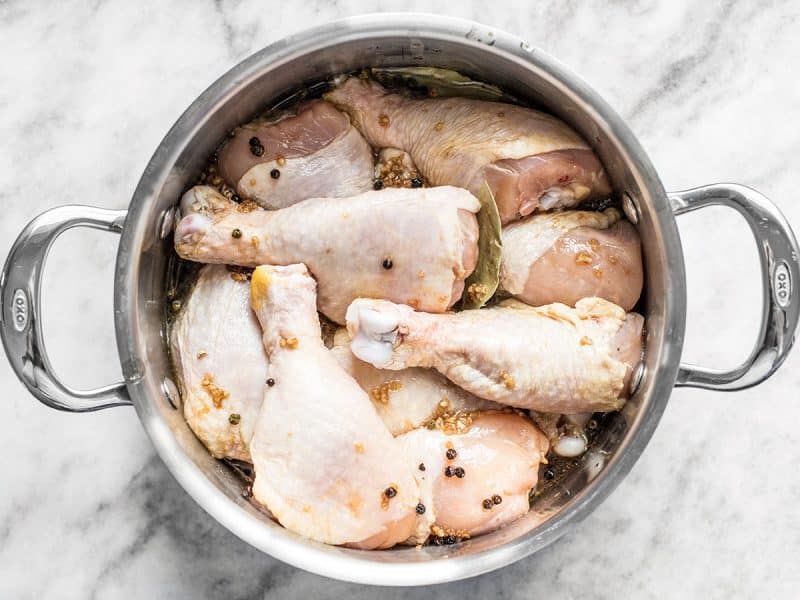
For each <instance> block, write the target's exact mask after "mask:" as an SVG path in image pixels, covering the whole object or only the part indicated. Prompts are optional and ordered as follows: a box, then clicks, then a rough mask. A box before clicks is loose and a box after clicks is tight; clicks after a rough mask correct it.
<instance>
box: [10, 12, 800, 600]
mask: <svg viewBox="0 0 800 600" xmlns="http://www.w3.org/2000/svg"><path fill="white" fill-rule="evenodd" d="M388 10H417V11H428V12H436V13H443V14H451V15H454V16H461V17H467V18H473V19H476V20H479V21H483V22H486V23H488V24H490V25H492V26H494V27H498V28H500V29H505V30H507V31H510V32H512V33H515V34H518V35H520V36H522V37H524V38H525V39H527V40H529V41H530V42H531V43H532V44H533V45H536V46H540V47H542V48H543V49H544V50H545V51H548V52H550V53H552V54H554V55H555V56H557V57H558V58H560V59H561V60H562V61H563V62H565V63H566V64H568V65H570V66H572V67H573V68H574V69H575V70H576V71H578V72H579V73H580V74H582V75H583V76H584V77H585V78H586V79H587V81H589V83H590V84H591V85H592V86H594V87H595V88H596V89H597V90H598V91H599V92H601V93H602V94H603V95H604V96H605V97H606V98H607V100H608V101H609V102H610V103H611V104H612V106H614V107H615V108H616V109H617V110H618V111H619V112H620V114H622V115H623V116H624V117H625V118H626V119H628V120H629V122H630V125H631V127H632V128H633V130H634V131H635V133H636V134H637V135H638V136H639V137H640V140H641V142H642V144H643V145H644V147H645V148H646V149H647V151H648V153H649V154H650V157H651V159H652V161H653V163H654V164H655V165H656V167H657V168H658V170H659V173H660V174H661V177H662V179H663V181H664V184H665V186H666V187H667V188H668V189H680V188H685V187H690V186H694V185H700V184H703V183H709V182H714V181H721V180H729V181H738V182H741V183H745V184H748V185H752V186H754V187H757V188H759V189H760V190H761V191H763V192H764V193H765V194H767V195H768V196H770V197H771V198H773V199H774V200H775V201H776V202H777V203H778V204H779V206H780V207H781V209H782V210H783V211H784V212H785V213H786V215H787V217H788V218H789V221H790V222H792V223H793V224H794V225H795V227H796V228H800V203H798V202H797V188H798V186H797V182H796V179H797V177H798V176H800V126H798V123H800V78H798V76H797V73H798V66H800V36H798V35H797V33H798V25H799V24H800V4H798V3H797V2H794V1H791V0H786V1H766V0H760V1H757V2H750V1H745V0H740V1H726V2H717V1H711V2H690V1H689V0H676V1H669V2H667V1H655V0H638V1H629V2H623V1H615V2H601V1H599V0H593V1H590V2H572V1H566V2H565V1H563V0H560V1H559V0H544V1H538V2H525V1H522V0H520V1H516V2H498V3H492V4H490V5H487V3H485V2H478V1H471V0H470V1H465V2H459V3H455V2H444V1H441V0H426V1H424V2H423V1H422V0H407V1H405V0H404V1H398V0H392V1H391V2H390V1H388V0H364V1H352V2H346V1H341V2H325V1H323V0H309V1H307V2H302V3H301V2H263V1H259V0H241V1H236V2H227V1H224V0H218V1H217V0H215V1H211V0H206V1H190V0H181V1H177V2H171V3H157V2H141V3H130V2H124V1H122V0H98V1H97V2H93V3H85V2H80V1H78V0H70V1H65V2H60V3H45V2H27V1H24V0H0V43H1V44H2V51H3V57H2V61H0V206H2V207H3V209H4V210H5V211H6V212H5V214H4V216H3V218H2V219H0V255H4V254H5V253H6V252H7V250H8V248H9V247H10V245H11V243H12V241H13V239H14V237H15V236H16V234H17V233H18V232H19V231H20V229H21V228H22V227H23V226H24V224H25V223H26V222H27V221H28V220H30V219H31V218H32V217H33V216H34V215H36V214H37V213H39V212H41V211H43V210H45V209H47V208H49V207H52V206H56V205H59V204H65V203H71V202H77V203H88V204H96V205H101V206H106V207H112V208H122V207H124V206H125V205H126V204H127V203H128V201H129V198H130V196H131V193H132V191H133V189H134V187H135V185H136V182H137V180H138V178H139V176H140V174H141V172H142V170H143V168H144V166H145V165H146V164H147V161H148V160H149V158H150V155H151V153H152V152H153V150H154V149H155V147H156V146H157V145H158V142H159V141H160V139H161V138H162V137H163V135H164V134H165V133H166V131H167V130H168V129H169V127H170V126H171V124H172V123H173V122H174V120H175V119H176V118H177V117H178V115H179V114H180V113H181V112H182V111H183V110H184V109H185V108H186V107H187V106H188V105H189V104H190V103H191V101H192V100H193V99H194V98H195V97H196V96H197V95H198V94H199V93H200V92H201V91H202V90H203V89H205V88H206V87H207V86H208V85H209V84H210V83H211V82H212V81H214V80H215V79H216V78H217V77H218V76H219V75H221V74H222V73H224V72H225V71H226V70H227V69H228V68H230V67H231V66H233V65H234V64H235V63H236V62H237V61H239V60H241V59H242V58H244V57H246V56H247V55H249V54H250V53H252V52H254V51H255V50H257V49H259V48H261V47H263V46H264V45H266V44H268V43H270V42H272V41H275V40H277V39H279V38H281V37H283V36H285V35H287V34H289V33H292V32H294V31H298V30H300V29H303V28H305V27H309V26H313V25H317V24H321V23H325V22H328V21H330V20H332V19H334V18H338V17H342V16H346V15H352V14H358V13H364V12H371V11H388ZM680 230H681V236H682V241H683V245H684V252H685V254H686V257H687V269H688V280H687V285H688V289H689V296H690V301H689V316H688V329H687V337H686V347H685V353H684V354H685V357H686V359H687V360H692V361H695V362H700V363H703V364H709V365H716V366H729V365H733V364H734V363H736V362H737V361H738V360H740V359H742V358H743V357H744V356H745V355H746V354H747V352H748V351H749V346H750V344H751V342H752V339H753V338H754V336H755V334H756V328H757V315H758V311H759V309H758V306H759V303H760V297H759V291H758V290H759V287H758V285H756V281H757V276H758V263H757V259H756V255H755V252H754V251H753V250H754V248H753V242H752V241H751V239H750V237H749V233H748V230H747V227H746V226H745V225H744V224H743V222H741V220H740V219H739V218H738V217H737V216H736V215H734V214H729V213H727V212H726V211H724V210H723V209H710V210H707V211H703V212H701V213H697V214H693V215H689V216H686V217H682V218H681V220H680ZM115 249H116V239H115V238H114V237H113V236H108V235H103V234H100V233H96V232H95V233H86V232H80V233H72V232H70V233H67V234H65V236H64V238H63V240H62V241H60V242H58V243H57V244H56V246H55V248H54V251H53V253H52V255H51V258H50V262H49V264H48V268H47V272H46V283H45V289H44V294H45V307H44V315H43V318H44V323H45V327H46V335H47V340H48V345H49V349H50V351H51V355H52V357H53V359H54V363H55V366H56V368H57V369H58V370H59V371H60V372H62V373H64V374H66V378H67V379H68V381H69V382H70V383H71V384H73V385H75V386H91V385H97V384H102V383H108V382H110V381H112V380H115V379H117V378H118V377H119V365H118V364H117V363H116V357H115V352H114V348H115V344H114V333H113V320H112V296H111V294H112V290H113V283H112V278H113V263H114V252H115ZM0 384H2V385H1V386H0V390H2V392H3V398H2V409H0V415H2V417H3V419H2V421H1V422H0V423H1V424H0V432H1V433H2V435H0V451H2V453H3V457H4V460H3V461H2V462H0V598H3V599H5V598H13V599H17V598H20V599H25V598H36V599H39V598H96V599H98V600H106V599H112V598H130V597H146V598H231V599H251V598H253V599H255V598H303V599H315V598H341V597H347V598H352V599H353V600H358V599H362V598H373V597H378V598H387V599H393V598H427V597H432V596H436V597H437V598H442V599H451V598H452V599H459V600H464V599H467V598H486V597H494V598H504V599H505V598H508V599H522V598H525V599H528V598H540V597H547V598H580V599H581V600H589V599H593V598H598V599H599V598H659V599H662V598H686V597H702V598H753V597H762V598H776V597H785V598H790V597H795V596H796V595H797V589H798V585H799V584H800V569H798V566H797V557H798V556H799V555H800V512H798V511H797V510H796V508H795V507H796V506H797V504H798V502H800V471H798V467H797V465H798V464H800V428H799V427H798V422H800V352H795V354H794V355H792V356H791V357H790V358H789V360H788V361H787V363H786V365H785V366H784V368H783V369H782V370H781V371H780V372H779V373H778V374H777V375H776V376H775V377H774V378H773V379H772V380H770V381H769V382H768V383H766V384H765V385H763V386H759V387H757V388H754V389H751V390H748V391H745V392H742V393H738V394H721V393H708V392H702V391H697V390H677V391H676V392H675V393H674V394H673V396H672V399H671V401H670V404H669V406H668V408H667V411H666V413H665V415H664V418H663V419H662V421H661V423H660V425H659V427H658V430H657V431H656V434H655V436H654V437H653V440H652V442H651V444H650V445H649V447H648V448H647V450H646V451H645V453H644V455H643V456H642V458H641V460H640V461H639V462H638V463H637V465H636V466H635V468H634V469H633V471H632V472H631V474H630V475H629V477H628V478H627V479H626V480H625V481H624V482H623V483H622V484H621V485H620V487H619V488H618V489H617V491H616V492H615V493H614V494H613V495H612V496H611V497H610V498H609V499H608V500H607V501H606V502H605V503H604V504H603V505H602V506H601V507H600V508H599V509H598V510H597V511H596V512H595V513H594V514H592V515H591V516H590V517H589V518H587V519H586V521H585V522H584V523H583V524H582V525H581V526H580V527H579V528H577V529H576V530H575V531H574V532H573V533H571V534H570V535H568V536H567V537H565V538H563V539H561V540H560V541H559V542H557V543H556V544H554V545H553V546H552V547H551V548H549V549H547V550H546V551H543V552H541V553H539V554H538V555H536V556H534V557H531V558H529V559H527V560H524V561H521V562H519V563H517V564H514V565H512V566H510V567H508V568H506V569H503V570H501V571H498V572H495V573H491V574H488V575H484V576H482V577H479V578H477V579H474V580H470V581H465V582H458V583H454V584H448V585H443V586H437V587H435V588H426V589H379V588H369V587H363V586H355V585H350V584H345V583H340V582H334V581H331V580H328V579H324V578H321V577H317V576H314V575H310V574H308V573H304V572H301V571H298V570H296V569H294V568H292V567H289V566H287V565H285V564H282V563H280V562H278V561H276V560H274V559H272V558H270V557H268V556H265V555H263V554H261V553H259V552H257V551H256V550H254V549H253V548H251V547H249V546H248V545H247V544H245V543H243V542H241V541H240V540H238V539H237V538H235V537H234V536H233V535H232V534H230V533H228V532H227V530H225V529H224V528H223V527H222V526H221V525H219V524H217V523H216V522H215V521H213V520H212V519H211V518H210V517H208V516H207V515H206V514H205V513H204V512H203V511H202V510H201V509H200V508H199V507H198V506H197V505H196V504H195V503H194V502H193V501H192V500H191V498H189V497H188V496H187V495H186V494H185V493H184V492H183V490H182V489H181V488H180V486H179V485H178V484H177V483H176V482H175V480H174V479H173V478H172V477H171V476H170V475H169V473H168V472H167V471H166V469H165V468H164V466H163V465H162V463H161V461H160V459H158V457H157V456H156V455H155V452H154V450H153V448H152V446H151V445H150V443H149V441H148V440H147V438H146V436H145V435H144V432H143V431H142V428H141V426H140V425H139V423H138V422H137V419H136V416H135V413H134V412H133V411H132V410H128V409H119V410H114V411H106V412H100V413H94V414H88V415H80V416H77V415H66V414H63V413H56V412H54V411H50V410H48V409H46V408H44V407H42V406H39V405H38V404H37V403H36V402H35V401H34V400H33V399H32V398H31V397H30V396H29V395H28V394H27V393H26V392H25V391H24V390H23V389H22V386H21V385H20V384H19V383H18V382H17V381H16V379H15V378H14V377H13V375H12V374H11V371H10V369H9V368H8V366H7V365H6V363H5V361H0Z"/></svg>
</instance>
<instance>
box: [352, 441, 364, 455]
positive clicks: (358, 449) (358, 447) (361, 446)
mask: <svg viewBox="0 0 800 600" xmlns="http://www.w3.org/2000/svg"><path fill="white" fill-rule="evenodd" d="M353 448H355V451H356V452H358V453H359V454H364V444H362V443H361V442H356V443H355V444H353Z"/></svg>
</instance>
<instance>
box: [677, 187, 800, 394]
mask: <svg viewBox="0 0 800 600" xmlns="http://www.w3.org/2000/svg"><path fill="white" fill-rule="evenodd" d="M669 199H670V203H671V204H672V210H673V211H674V213H675V214H676V215H681V214H683V213H687V212H691V211H693V210H696V209H698V208H703V207H705V206H713V205H720V206H727V207H729V208H733V209H736V210H737V211H739V213H740V214H741V215H742V216H743V217H744V218H745V220H746V221H747V224H748V225H750V229H751V230H752V232H753V236H754V237H755V238H756V243H757V245H758V256H759V258H760V259H761V285H762V288H763V292H764V293H763V299H764V306H763V313H762V316H761V330H760V331H759V334H758V339H757V341H756V344H755V347H754V348H753V351H752V352H751V353H750V356H749V357H748V359H747V360H746V361H745V362H744V363H742V364H741V365H740V366H739V367H737V368H736V369H732V370H730V371H715V370H712V369H706V368H704V367H698V366H694V365H687V364H681V365H680V368H679V370H678V377H677V380H676V381H675V385H676V386H693V387H701V388H706V389H712V390H727V391H732V390H741V389H744V388H748V387H751V386H754V385H756V384H758V383H761V382H762V381H764V380H765V379H766V378H767V377H769V376H770V375H772V374H773V373H774V372H775V370H776V369H777V368H778V367H780V366H781V364H782V363H783V361H784V360H785V359H786V355H787V354H788V353H789V350H790V349H791V347H792V343H793V342H794V336H795V331H796V329H797V323H798V315H800V258H798V256H799V255H800V252H799V251H798V247H797V240H796V239H795V237H794V234H793V233H792V230H791V228H790V227H789V223H788V222H787V221H786V218H785V217H784V216H783V214H781V212H780V211H779V210H778V208H777V207H776V206H775V205H774V204H773V203H772V202H770V201H769V200H768V199H767V198H766V197H765V196H764V195H762V194H760V193H759V192H757V191H756V190H754V189H751V188H749V187H746V186H743V185H738V184H735V183H718V184H713V185H708V186H704V187H699V188H694V189H691V190H684V191H682V192H674V193H671V194H669Z"/></svg>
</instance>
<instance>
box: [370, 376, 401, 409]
mask: <svg viewBox="0 0 800 600" xmlns="http://www.w3.org/2000/svg"><path fill="white" fill-rule="evenodd" d="M402 387H403V383H402V382H401V381H400V380H399V379H392V380H391V381H384V382H383V383H382V384H380V385H376V386H375V387H374V388H372V389H371V390H370V392H369V395H370V396H372V399H373V400H374V401H375V402H380V403H381V404H388V403H389V392H396V391H398V390H400V389H401V388H402Z"/></svg>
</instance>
